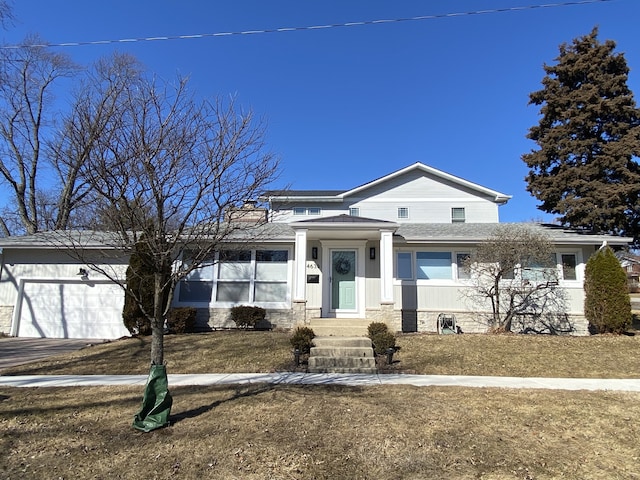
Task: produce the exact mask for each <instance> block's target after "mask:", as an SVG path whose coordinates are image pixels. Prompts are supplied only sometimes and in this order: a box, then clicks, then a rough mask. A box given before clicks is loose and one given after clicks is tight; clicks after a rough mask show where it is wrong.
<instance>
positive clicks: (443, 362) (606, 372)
mask: <svg viewBox="0 0 640 480" xmlns="http://www.w3.org/2000/svg"><path fill="white" fill-rule="evenodd" d="M289 336H290V334H289V333H287V332H252V331H249V332H247V331H225V332H213V333H207V334H194V335H169V336H167V337H166V338H165V345H166V352H165V358H166V360H167V370H168V372H169V373H233V372H272V371H290V370H294V368H295V367H294V364H293V356H292V354H291V346H290V344H289ZM398 345H400V347H401V349H400V351H399V352H398V353H397V354H396V355H395V356H394V360H395V362H394V364H393V365H392V368H391V370H393V371H399V372H406V373H418V374H433V375H436V374H442V375H500V376H521V377H576V378H579V377H587V378H638V377H640V335H635V336H613V335H603V336H592V337H559V336H547V335H468V334H464V335H440V336H438V335H427V334H409V335H400V336H399V337H398ZM149 349H150V343H149V338H132V339H126V340H120V341H115V342H111V343H107V344H103V345H96V346H93V347H90V348H85V349H83V350H80V351H78V352H75V353H73V354H68V355H62V356H57V357H51V358H49V359H47V360H45V361H41V362H36V363H31V364H26V365H21V366H18V367H14V368H10V369H5V370H3V371H2V374H3V375H38V374H48V375H56V374H76V375H89V374H147V373H148V366H149V363H148V362H149V355H150V354H149Z"/></svg>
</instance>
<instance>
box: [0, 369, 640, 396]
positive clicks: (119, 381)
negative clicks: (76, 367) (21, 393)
mask: <svg viewBox="0 0 640 480" xmlns="http://www.w3.org/2000/svg"><path fill="white" fill-rule="evenodd" d="M168 377H169V386H171V387H178V386H187V385H237V384H259V383H269V384H272V385H278V384H282V385H346V386H375V385H413V386H417V387H436V386H440V387H491V388H532V389H549V390H608V391H625V392H640V379H601V378H520V377H480V376H477V377H475V376H453V375H404V374H371V375H368V374H357V373H353V374H342V373H288V372H281V373H233V374H224V373H223V374H169V375H168ZM146 381H147V376H146V375H21V376H0V387H86V386H104V385H107V386H118V385H140V386H144V385H145V383H146Z"/></svg>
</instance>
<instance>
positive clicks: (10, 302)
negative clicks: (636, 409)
mask: <svg viewBox="0 0 640 480" xmlns="http://www.w3.org/2000/svg"><path fill="white" fill-rule="evenodd" d="M510 198H511V197H510V196H509V195H505V194H503V193H500V192H497V191H495V190H492V189H490V188H486V187H483V186H481V185H478V184H475V183H473V182H470V181H468V180H464V179H462V178H459V177H456V176H453V175H450V174H448V173H445V172H443V171H440V170H437V169H435V168H432V167H429V166H427V165H424V164H422V163H416V164H413V165H410V166H408V167H406V168H403V169H401V170H398V171H395V172H393V173H391V174H389V175H386V176H384V177H381V178H378V179H376V180H373V181H371V182H368V183H365V184H363V185H360V186H357V187H355V188H352V189H350V190H346V191H342V190H340V191H338V190H305V191H298V190H284V191H269V192H265V194H264V196H263V198H261V199H260V200H261V201H262V202H263V203H265V204H266V205H267V206H268V208H267V209H266V210H265V209H262V210H261V209H260V208H258V207H257V206H256V205H255V204H251V203H250V204H247V205H246V206H245V207H243V209H244V210H251V209H254V210H255V212H253V213H254V215H251V218H255V219H261V218H266V219H267V221H266V222H260V223H258V224H256V226H255V227H254V228H253V229H252V230H251V234H250V238H249V239H248V238H235V239H233V238H231V239H229V245H230V248H229V249H228V250H225V249H221V251H219V252H217V253H216V258H215V259H213V260H214V261H212V262H210V263H209V264H207V265H206V266H204V267H203V268H200V269H198V270H196V271H194V272H192V273H191V274H190V275H189V276H188V277H187V278H186V279H185V280H184V281H182V282H180V284H179V285H178V286H177V288H176V295H175V300H174V303H175V305H176V306H193V307H196V308H198V321H199V325H200V327H202V328H211V327H226V326H233V324H232V323H231V322H230V320H229V309H230V308H231V307H233V306H235V305H257V306H261V307H264V308H265V309H266V310H267V312H268V320H269V322H271V324H272V325H273V326H277V327H283V328H291V327H293V326H294V325H295V324H298V323H306V322H309V321H310V319H316V318H337V319H341V321H343V322H344V323H345V324H348V323H349V322H350V321H355V319H362V318H364V319H367V320H370V321H384V322H387V323H388V324H389V325H390V327H391V329H392V330H396V331H406V332H409V331H421V332H424V331H426V332H435V331H437V318H438V316H439V315H440V314H443V313H444V314H447V315H455V316H456V318H457V325H458V326H459V327H461V328H462V330H463V331H465V332H481V331H485V330H486V328H487V325H486V324H483V323H482V322H479V321H478V316H477V315H476V314H475V313H474V310H473V308H471V307H470V306H469V305H467V304H466V303H465V301H464V299H463V298H462V296H461V293H462V292H463V291H464V290H465V289H468V288H469V284H468V279H467V278H466V276H467V274H466V272H465V271H464V269H463V268H462V264H463V263H464V261H465V260H466V259H467V258H468V255H469V253H470V252H471V251H472V249H473V248H474V247H475V246H476V245H477V244H478V243H479V242H482V241H483V240H485V239H486V238H488V237H489V236H490V235H491V234H492V232H493V230H494V229H495V227H496V225H498V223H499V215H498V213H499V208H500V206H501V205H504V204H506V203H507V202H508V201H509V199H510ZM245 213H246V212H245ZM230 218H233V212H232V213H231V214H230ZM243 218H245V219H246V217H243ZM531 228H536V229H539V230H541V231H544V232H546V233H547V234H548V235H549V236H550V238H551V239H552V241H553V243H554V245H555V250H556V252H555V259H556V263H557V269H558V274H559V277H560V286H561V287H562V289H563V290H564V292H565V294H566V295H565V296H566V299H567V308H566V313H567V318H568V319H570V324H571V330H572V332H573V333H575V334H586V333H587V324H586V321H585V319H584V314H583V303H584V290H583V282H584V267H585V263H586V261H587V259H588V258H589V256H590V255H591V254H592V253H594V252H595V251H596V250H597V249H598V248H599V247H600V246H601V245H602V244H603V242H605V241H606V242H607V243H608V244H609V245H612V246H624V245H626V244H627V243H629V242H630V241H631V239H629V238H622V237H611V236H607V235H586V234H583V233H580V232H577V231H572V230H567V229H564V228H561V227H557V226H548V225H531ZM243 232H245V234H246V230H243ZM51 235H52V234H51V233H48V234H46V233H45V234H37V235H32V236H28V237H17V238H12V237H10V238H4V239H0V248H1V249H2V253H1V255H0V259H1V262H2V263H1V265H2V270H1V276H0V331H3V332H6V333H9V334H11V335H18V336H53V337H86V338H115V337H119V336H122V335H126V334H127V331H126V330H125V329H124V327H123V326H122V318H121V311H122V304H123V294H122V292H121V291H120V290H119V287H118V286H116V285H114V284H112V283H111V282H109V281H108V279H106V278H102V277H101V276H100V275H98V274H97V273H95V272H93V271H91V272H87V271H86V265H84V264H81V263H79V262H78V261H77V260H74V259H73V256H71V255H69V254H68V252H65V251H64V248H61V247H60V243H58V244H57V245H56V244H55V242H51ZM234 242H235V244H236V245H242V247H240V248H238V247H237V246H236V247H235V248H232V245H234ZM85 248H86V249H92V251H95V254H96V255H97V257H96V258H97V259H98V261H102V262H105V263H108V266H109V267H110V268H113V269H115V270H118V269H120V272H121V274H122V275H124V271H125V269H126V265H127V258H125V257H123V256H118V255H117V252H116V253H115V254H114V252H108V253H109V254H108V255H107V252H106V250H105V246H104V244H102V245H101V243H100V241H99V240H97V241H94V240H92V241H91V242H88V243H87V244H86V245H85Z"/></svg>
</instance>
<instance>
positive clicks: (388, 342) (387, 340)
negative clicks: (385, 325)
mask: <svg viewBox="0 0 640 480" xmlns="http://www.w3.org/2000/svg"><path fill="white" fill-rule="evenodd" d="M371 343H373V350H374V351H375V352H376V354H378V355H384V354H385V353H387V350H388V349H390V348H393V349H394V350H395V349H396V336H395V335H394V334H393V333H391V332H380V333H378V334H376V335H375V336H374V337H373V338H372V339H371Z"/></svg>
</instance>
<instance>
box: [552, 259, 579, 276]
mask: <svg viewBox="0 0 640 480" xmlns="http://www.w3.org/2000/svg"><path fill="white" fill-rule="evenodd" d="M556 261H557V262H558V263H559V264H560V272H561V275H562V279H563V280H577V279H578V274H577V271H576V267H577V266H578V257H577V255H576V254H575V253H558V254H556Z"/></svg>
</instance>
